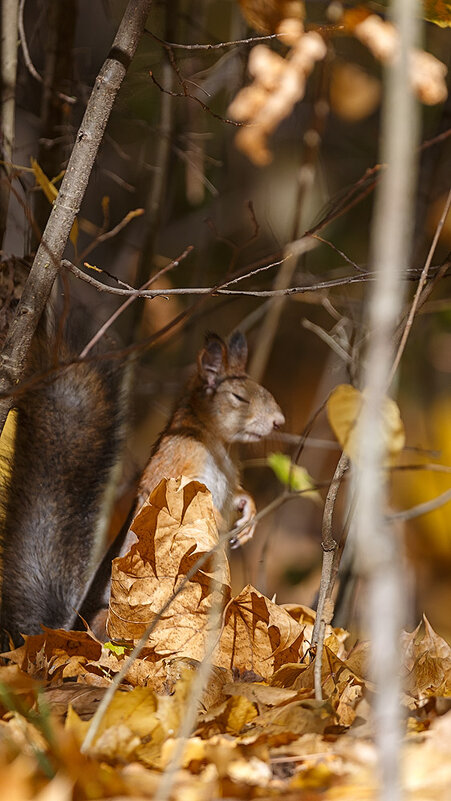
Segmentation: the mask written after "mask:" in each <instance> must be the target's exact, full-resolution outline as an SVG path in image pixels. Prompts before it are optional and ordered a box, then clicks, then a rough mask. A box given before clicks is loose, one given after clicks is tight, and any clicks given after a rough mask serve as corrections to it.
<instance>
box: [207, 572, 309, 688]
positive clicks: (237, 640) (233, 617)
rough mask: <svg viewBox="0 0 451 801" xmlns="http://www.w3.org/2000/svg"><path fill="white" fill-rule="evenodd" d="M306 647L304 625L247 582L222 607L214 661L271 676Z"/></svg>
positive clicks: (264, 676) (263, 675)
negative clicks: (222, 615) (222, 620)
mask: <svg viewBox="0 0 451 801" xmlns="http://www.w3.org/2000/svg"><path fill="white" fill-rule="evenodd" d="M307 648H308V643H307V642H306V640H305V636H304V627H303V626H301V625H300V624H299V623H297V622H296V621H295V620H294V618H292V617H291V615H289V614H288V612H287V611H286V610H285V609H283V608H282V607H280V606H278V605H277V604H275V603H273V602H272V601H270V600H269V599H268V598H265V596H264V595H262V594H261V593H259V592H258V591H257V590H256V589H255V588H254V587H252V586H251V585H248V586H247V587H245V588H244V589H243V590H242V591H241V592H240V594H239V595H237V596H236V598H233V599H232V600H231V601H230V602H229V603H228V605H227V607H226V609H225V611H224V628H223V631H222V634H221V639H220V643H219V651H218V653H217V654H216V655H215V658H214V661H215V663H216V664H217V665H219V666H221V667H226V668H235V669H237V670H242V671H243V670H253V671H254V672H255V673H257V674H258V675H260V676H262V678H264V679H266V678H270V677H271V676H272V674H273V673H274V670H276V669H277V668H278V667H279V665H283V664H284V663H285V662H287V661H289V662H295V661H297V660H298V659H300V658H301V657H302V656H303V654H304V653H305V651H306V650H307Z"/></svg>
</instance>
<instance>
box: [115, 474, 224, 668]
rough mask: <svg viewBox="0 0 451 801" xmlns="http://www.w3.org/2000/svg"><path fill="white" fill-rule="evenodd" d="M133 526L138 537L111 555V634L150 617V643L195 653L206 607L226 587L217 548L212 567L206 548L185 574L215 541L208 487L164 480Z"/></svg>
mask: <svg viewBox="0 0 451 801" xmlns="http://www.w3.org/2000/svg"><path fill="white" fill-rule="evenodd" d="M131 528H132V530H133V531H134V532H135V534H136V535H137V537H138V542H137V543H136V544H134V545H133V546H132V547H131V549H130V551H129V552H128V553H127V554H126V555H125V556H124V557H122V558H118V559H115V560H114V562H113V572H112V588H111V601H110V609H109V620H108V632H109V636H110V637H111V638H113V639H125V640H133V639H136V638H139V637H140V636H141V635H142V633H143V631H144V630H145V628H146V627H147V626H148V625H149V623H151V622H152V621H155V622H156V628H155V629H154V631H153V632H152V634H151V635H150V637H149V640H148V647H149V648H151V649H153V650H154V651H155V652H156V653H158V654H159V655H160V656H167V655H170V654H174V655H177V656H179V657H180V656H185V657H191V658H194V659H198V660H201V659H202V658H203V655H204V652H205V648H204V644H205V638H206V635H207V622H208V616H209V612H210V610H211V608H212V606H215V607H216V606H218V605H219V606H221V605H222V604H223V602H224V599H228V597H229V595H230V576H229V567H228V562H227V559H226V556H225V552H224V549H223V548H222V549H220V550H219V556H220V558H219V566H218V567H217V570H216V572H215V573H213V572H212V571H213V560H212V557H211V556H210V557H208V558H207V559H206V560H205V562H204V564H203V565H202V566H201V567H199V568H198V569H197V570H196V572H195V574H194V575H193V576H191V578H190V579H189V580H187V578H186V576H187V574H188V573H189V571H190V570H191V569H192V568H193V567H194V565H195V564H196V562H197V561H198V560H199V558H200V557H203V556H205V554H208V553H209V552H210V551H211V549H212V548H214V547H216V546H217V545H218V541H219V535H218V530H217V526H216V522H215V516H214V510H213V504H212V500H211V495H210V493H209V492H208V490H207V489H206V487H205V486H204V485H203V484H199V482H197V481H187V479H184V478H178V479H169V480H167V481H166V480H163V481H162V482H161V483H160V484H159V485H158V487H157V488H156V489H155V490H154V491H153V492H152V494H151V496H150V498H149V500H148V501H147V502H146V503H145V504H144V506H143V507H142V508H141V510H140V512H139V513H138V515H137V516H136V518H135V520H134V521H133V523H132V525H131ZM182 585H183V586H182ZM178 589H180V592H179V594H178V595H177V596H176V597H174V598H173V596H174V593H175V592H177V590H178ZM172 598H173V600H172V601H171V603H170V606H169V607H168V608H167V609H166V610H165V612H164V613H163V614H161V616H160V612H161V610H162V609H163V607H164V605H165V604H166V603H167V602H168V601H169V600H170V599H172Z"/></svg>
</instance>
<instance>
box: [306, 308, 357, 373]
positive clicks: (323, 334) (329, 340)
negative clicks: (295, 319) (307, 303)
mask: <svg viewBox="0 0 451 801" xmlns="http://www.w3.org/2000/svg"><path fill="white" fill-rule="evenodd" d="M302 325H303V327H304V328H306V329H307V331H312V333H314V334H316V335H317V336H318V337H319V338H320V339H322V340H323V342H325V343H326V345H328V346H329V348H331V350H333V351H334V352H335V353H336V354H337V356H339V357H340V359H342V360H343V361H344V362H345V364H350V363H351V362H352V357H351V356H350V354H349V353H347V352H346V351H345V349H344V348H342V347H341V345H340V344H339V343H338V342H337V341H336V340H335V339H334V338H333V337H332V336H331V335H330V334H329V333H328V331H325V330H324V328H321V326H320V325H317V324H316V323H312V321H311V320H309V319H306V318H304V319H303V320H302Z"/></svg>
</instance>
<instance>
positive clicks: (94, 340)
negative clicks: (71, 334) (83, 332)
mask: <svg viewBox="0 0 451 801" xmlns="http://www.w3.org/2000/svg"><path fill="white" fill-rule="evenodd" d="M192 250H193V247H192V245H190V246H189V247H187V248H186V250H184V251H183V253H182V254H181V256H179V257H178V259H174V260H173V261H171V262H170V263H169V264H167V265H166V266H165V267H162V269H161V270H159V271H158V272H157V273H156V274H155V275H153V276H152V277H151V278H149V280H148V281H146V283H145V284H143V285H142V287H141V288H140V291H142V290H143V289H147V287H149V286H151V285H152V284H153V283H155V281H158V279H159V278H161V276H162V275H165V274H166V273H167V272H169V270H172V268H173V267H178V266H179V264H180V262H181V261H183V259H185V258H186V257H187V256H188V254H189V253H191V251H192ZM136 297H137V295H136V294H134V295H132V296H131V297H129V298H127V300H126V301H124V303H122V304H121V305H120V306H119V308H118V309H116V311H115V312H114V313H113V314H112V315H111V316H110V317H109V318H108V320H106V321H105V322H104V324H103V325H102V326H101V327H100V328H99V330H98V331H97V332H96V334H95V335H94V336H93V337H92V339H91V340H90V341H89V342H88V344H87V345H86V346H85V347H84V348H83V350H82V352H81V353H80V359H84V358H85V357H86V356H87V355H88V353H89V351H90V350H92V348H93V347H94V345H96V344H97V342H99V340H100V339H101V338H102V337H103V335H104V334H105V332H106V331H107V330H108V328H109V327H110V326H111V325H112V324H113V323H114V322H115V321H116V320H117V318H118V317H119V316H120V315H121V314H122V312H124V311H125V309H127V308H128V307H129V306H130V304H131V303H133V301H134V300H136Z"/></svg>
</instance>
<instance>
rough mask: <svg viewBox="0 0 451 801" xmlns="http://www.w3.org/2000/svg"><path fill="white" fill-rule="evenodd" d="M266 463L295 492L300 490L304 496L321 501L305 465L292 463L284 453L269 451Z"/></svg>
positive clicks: (317, 501)
mask: <svg viewBox="0 0 451 801" xmlns="http://www.w3.org/2000/svg"><path fill="white" fill-rule="evenodd" d="M266 463H267V465H268V466H269V467H270V468H271V469H272V470H273V471H274V473H275V474H276V476H277V478H278V479H279V481H280V482H281V483H282V484H284V485H285V486H286V487H289V488H290V489H291V490H294V491H295V492H302V493H303V496H304V497H305V498H311V500H312V501H315V503H322V499H321V495H320V494H319V492H318V491H317V490H315V489H314V487H315V482H314V480H313V478H312V477H311V476H310V474H309V473H308V471H307V470H306V469H305V467H301V466H300V465H298V464H294V463H293V462H292V461H291V459H290V457H289V456H287V455H286V454H285V453H280V452H276V453H270V454H269V456H268V457H267V459H266Z"/></svg>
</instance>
